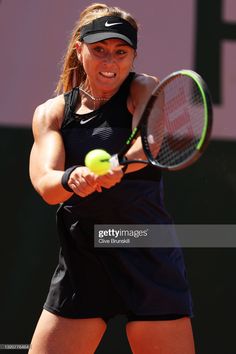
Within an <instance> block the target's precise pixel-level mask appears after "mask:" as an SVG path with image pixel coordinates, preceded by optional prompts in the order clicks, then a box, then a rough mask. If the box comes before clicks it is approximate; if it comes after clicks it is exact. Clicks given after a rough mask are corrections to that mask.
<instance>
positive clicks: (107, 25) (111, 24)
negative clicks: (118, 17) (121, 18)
mask: <svg viewBox="0 0 236 354" xmlns="http://www.w3.org/2000/svg"><path fill="white" fill-rule="evenodd" d="M116 25H123V23H122V22H112V23H110V22H108V21H107V22H106V23H105V27H111V26H116Z"/></svg>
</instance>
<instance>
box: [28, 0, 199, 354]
mask: <svg viewBox="0 0 236 354" xmlns="http://www.w3.org/2000/svg"><path fill="white" fill-rule="evenodd" d="M136 50H137V23H136V22H135V20H134V19H133V17H132V16H131V15H130V14H128V13H127V12H125V11H123V10H121V9H119V8H117V7H109V6H107V5H104V4H93V5H91V6H89V7H87V8H86V9H85V10H84V11H83V12H82V13H81V16H80V19H79V21H78V22H77V23H76V25H75V28H74V31H73V33H72V36H71V40H70V42H69V45H68V50H67V53H66V55H65V59H64V67H63V70H62V74H61V77H60V80H59V84H58V87H57V93H58V96H57V97H55V98H52V99H49V100H48V101H47V102H45V103H43V104H41V105H40V106H39V107H37V108H36V111H35V114H34V118H33V133H34V139H35V141H34V145H33V148H32V152H31V157H30V176H31V180H32V183H33V185H34V187H35V189H36V191H37V192H38V193H39V194H40V195H41V196H42V198H43V199H44V200H45V201H46V202H47V203H48V204H60V207H59V209H58V211H57V228H58V234H59V238H60V243H61V248H60V254H59V263H58V266H57V268H56V270H55V273H54V275H53V277H52V281H51V285H50V289H49V293H48V296H47V299H46V301H45V304H44V308H43V311H42V315H41V317H40V319H39V322H38V325H37V327H36V330H35V333H34V335H33V339H32V345H31V349H30V354H65V353H66V354H79V353H81V354H89V353H94V352H95V350H96V348H97V346H98V344H99V342H100V341H101V339H102V337H103V334H104V333H105V331H106V326H107V322H108V321H109V319H111V318H113V317H114V316H116V315H118V314H124V315H125V316H126V318H127V325H126V331H127V336H128V340H129V343H130V346H131V349H132V352H133V353H135V354H139V353H143V354H146V353H149V354H151V353H156V354H193V353H194V344H193V335H192V329H191V320H190V318H191V316H192V301H191V295H190V291H189V286H188V282H187V279H186V271H185V266H184V261H183V257H182V253H181V250H180V249H179V248H163V249H158V248H125V247H123V248H122V247H120V248H95V247H94V245H93V243H94V229H93V228H94V224H131V225H132V224H168V223H171V222H172V221H171V218H170V216H169V214H168V213H167V211H166V210H165V207H164V203H163V182H162V176H161V173H160V172H159V171H158V170H157V169H155V168H152V167H150V166H148V167H144V165H141V164H135V165H133V166H132V167H128V169H127V170H126V171H124V170H116V171H111V172H109V173H107V174H106V175H104V176H99V177H98V176H96V175H94V174H93V173H91V172H90V171H89V170H88V168H86V167H85V166H84V157H85V155H86V154H87V153H88V152H89V151H90V150H92V149H95V148H103V149H105V150H107V151H108V152H109V153H110V154H114V153H116V152H117V151H119V149H120V148H121V147H122V146H123V144H124V142H125V139H126V138H127V137H128V136H129V135H130V133H131V131H132V125H133V126H135V124H136V123H137V122H136V121H137V119H138V117H139V115H140V112H141V111H142V108H143V105H144V103H145V102H146V101H147V99H148V96H149V95H150V93H151V91H152V89H153V87H154V86H155V85H156V83H157V79H156V78H153V77H151V76H149V75H144V74H137V73H134V72H133V71H132V70H133V69H132V68H133V63H134V59H135V57H136ZM157 236H158V235H157ZM117 340H118V339H117Z"/></svg>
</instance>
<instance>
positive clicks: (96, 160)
mask: <svg viewBox="0 0 236 354" xmlns="http://www.w3.org/2000/svg"><path fill="white" fill-rule="evenodd" d="M110 158H111V155H110V154H108V152H106V151H105V150H102V149H95V150H91V151H90V152H88V153H87V155H86V156H85V166H87V167H88V168H89V169H90V171H92V172H94V173H95V174H96V175H100V176H101V175H105V174H106V173H107V172H108V171H109V170H110V168H111V164H110V161H109V160H110Z"/></svg>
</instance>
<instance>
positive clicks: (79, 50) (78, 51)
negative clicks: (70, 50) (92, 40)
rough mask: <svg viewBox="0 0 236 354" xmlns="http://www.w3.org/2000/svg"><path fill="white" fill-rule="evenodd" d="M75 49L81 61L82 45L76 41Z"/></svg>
mask: <svg viewBox="0 0 236 354" xmlns="http://www.w3.org/2000/svg"><path fill="white" fill-rule="evenodd" d="M75 49H76V53H77V57H78V60H79V61H81V50H82V43H81V42H79V41H76V43H75Z"/></svg>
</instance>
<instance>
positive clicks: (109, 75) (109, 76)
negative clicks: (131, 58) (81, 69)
mask: <svg viewBox="0 0 236 354" xmlns="http://www.w3.org/2000/svg"><path fill="white" fill-rule="evenodd" d="M99 74H100V75H101V76H103V77H105V78H107V79H113V78H115V77H116V74H115V73H112V72H109V71H100V73H99Z"/></svg>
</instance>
